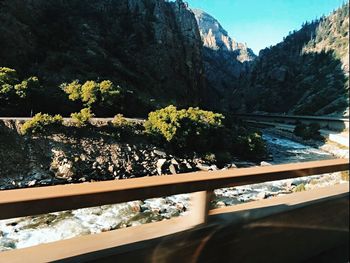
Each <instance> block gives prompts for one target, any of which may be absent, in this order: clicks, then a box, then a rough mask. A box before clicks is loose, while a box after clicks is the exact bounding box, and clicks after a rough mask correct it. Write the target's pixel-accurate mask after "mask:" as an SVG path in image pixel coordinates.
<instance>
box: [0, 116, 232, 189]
mask: <svg viewBox="0 0 350 263" xmlns="http://www.w3.org/2000/svg"><path fill="white" fill-rule="evenodd" d="M21 125H22V123H21V122H18V121H2V122H0V135H1V136H0V167H1V169H0V190H3V189H13V188H22V187H33V186H43V185H55V184H66V183H79V182H88V181H102V180H118V179H127V178H134V177H142V176H155V175H163V174H176V173H184V172H192V171H199V170H206V171H208V170H217V169H218V168H217V167H216V165H215V160H210V161H208V160H204V159H202V158H197V157H196V156H194V157H193V156H191V157H188V158H179V157H176V156H174V155H172V154H170V153H167V152H166V151H165V150H164V149H161V148H159V147H156V146H155V145H152V144H150V143H149V141H147V140H145V139H144V138H142V136H139V137H137V136H135V137H131V138H128V139H126V140H125V139H121V138H120V135H119V134H118V133H117V132H116V131H115V130H113V129H111V127H110V126H108V125H105V124H101V125H100V126H98V125H96V126H94V127H89V128H83V129H76V128H73V127H64V128H63V129H61V130H57V131H55V132H51V133H48V134H45V135H40V136H22V135H20V133H19V129H20V127H21ZM229 166H230V165H229V164H228V167H229Z"/></svg>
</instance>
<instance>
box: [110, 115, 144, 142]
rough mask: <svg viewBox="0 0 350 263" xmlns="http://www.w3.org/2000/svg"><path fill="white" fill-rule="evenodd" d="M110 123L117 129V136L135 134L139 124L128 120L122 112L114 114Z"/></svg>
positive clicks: (123, 136)
mask: <svg viewBox="0 0 350 263" xmlns="http://www.w3.org/2000/svg"><path fill="white" fill-rule="evenodd" d="M112 125H113V127H115V128H116V129H117V131H118V132H119V136H120V137H122V138H125V137H128V136H131V135H133V134H135V133H136V131H137V130H139V126H140V125H138V124H136V123H134V122H132V121H128V120H127V119H126V118H125V117H124V116H123V114H117V115H115V116H114V118H113V120H112ZM141 127H142V126H141Z"/></svg>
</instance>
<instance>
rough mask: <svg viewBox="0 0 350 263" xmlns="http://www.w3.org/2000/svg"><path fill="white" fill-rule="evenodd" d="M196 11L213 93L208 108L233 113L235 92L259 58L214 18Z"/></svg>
mask: <svg viewBox="0 0 350 263" xmlns="http://www.w3.org/2000/svg"><path fill="white" fill-rule="evenodd" d="M192 12H193V13H194V14H195V17H196V20H197V23H198V27H199V32H200V35H201V39H202V43H203V63H204V68H205V74H206V77H207V82H208V91H209V93H210V94H209V95H208V96H207V98H208V99H207V100H206V104H207V105H206V106H207V107H210V108H215V109H219V110H225V111H229V110H231V109H232V107H235V106H237V104H236V103H235V99H234V98H235V92H236V90H237V89H238V88H239V87H240V86H241V85H242V83H243V82H244V78H245V76H246V75H247V73H248V70H249V65H250V64H251V62H252V61H253V60H254V59H255V58H256V55H255V54H254V53H253V51H252V50H251V49H250V48H248V47H247V45H246V44H242V43H238V42H236V41H235V40H233V39H232V38H231V37H230V36H229V35H228V33H227V31H226V30H225V29H224V28H223V27H222V26H221V25H220V23H219V22H218V21H217V20H216V19H215V18H214V17H212V16H211V15H209V14H207V13H206V12H204V11H202V10H199V9H193V10H192Z"/></svg>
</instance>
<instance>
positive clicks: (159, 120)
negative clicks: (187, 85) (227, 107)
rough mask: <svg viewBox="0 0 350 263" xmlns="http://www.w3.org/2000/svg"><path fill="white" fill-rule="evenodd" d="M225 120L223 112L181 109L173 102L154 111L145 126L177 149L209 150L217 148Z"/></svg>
mask: <svg viewBox="0 0 350 263" xmlns="http://www.w3.org/2000/svg"><path fill="white" fill-rule="evenodd" d="M223 119H224V116H223V115H222V114H218V113H214V112H211V111H204V110H201V109H199V108H189V109H187V110H186V109H182V110H178V109H177V108H176V107H175V106H172V105H171V106H168V107H166V108H164V109H160V110H157V111H154V112H151V113H150V114H149V115H148V120H147V121H146V123H145V129H146V132H147V133H149V134H152V135H153V136H155V137H157V138H158V139H159V140H160V141H163V142H164V143H167V144H169V145H171V147H172V148H173V149H175V150H190V151H198V152H205V151H210V150H212V149H213V148H215V144H216V140H217V139H219V138H218V134H219V133H220V130H221V129H223V125H222V121H223Z"/></svg>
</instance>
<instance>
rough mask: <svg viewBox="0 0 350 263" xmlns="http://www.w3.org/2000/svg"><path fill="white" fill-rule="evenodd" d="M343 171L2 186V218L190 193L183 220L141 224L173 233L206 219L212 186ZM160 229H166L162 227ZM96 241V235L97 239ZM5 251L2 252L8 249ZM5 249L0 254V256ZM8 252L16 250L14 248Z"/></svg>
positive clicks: (286, 167) (270, 169)
mask: <svg viewBox="0 0 350 263" xmlns="http://www.w3.org/2000/svg"><path fill="white" fill-rule="evenodd" d="M345 170H349V159H335V160H326V161H313V162H305V163H293V164H283V165H273V166H266V167H252V168H240V169H230V170H225V171H213V172H195V173H187V174H178V175H169V176H155V177H143V178H136V179H128V180H118V181H117V180H116V181H105V182H94V183H83V184H70V185H58V186H48V187H38V188H27V189H16V190H5V191H0V219H9V218H15V217H22V216H29V215H38V214H44V213H50V212H57V211H64V210H70V209H78V208H85V207H93V206H99V205H106V204H115V203H121V202H126V201H133V200H142V199H147V198H155V197H163V196H169V195H175V194H183V193H191V194H192V202H191V205H192V206H191V210H190V215H189V216H186V219H185V220H186V221H185V223H184V221H181V220H184V219H183V218H181V217H180V218H176V219H172V220H168V222H159V223H154V226H151V228H152V227H153V229H148V228H150V227H149V226H148V227H146V225H145V227H144V228H143V230H142V231H141V232H140V233H144V232H146V233H151V232H152V233H153V232H154V231H156V232H157V235H158V236H159V235H162V234H163V235H166V234H169V233H171V231H170V232H169V228H171V227H173V230H172V231H182V230H184V229H186V228H189V227H191V226H195V225H198V224H201V223H205V222H206V220H207V216H208V211H209V202H210V195H211V193H212V191H213V190H214V189H218V188H223V187H233V186H241V185H248V184H255V183H261V182H266V181H275V180H282V179H288V178H296V177H303V176H311V175H318V174H324V173H331V172H338V171H345ZM174 222H182V225H181V224H180V225H181V227H176V226H175V225H174ZM157 224H158V225H157ZM180 225H178V226H180ZM141 227H143V226H141ZM147 229H148V230H147ZM161 229H163V230H164V229H166V230H164V232H162V230H161ZM118 231H120V230H116V232H118ZM123 231H124V232H125V231H126V233H127V231H130V230H128V229H125V230H123ZM123 231H122V232H123ZM122 232H119V233H122ZM102 234H105V233H102ZM102 234H97V235H94V236H95V237H94V239H95V238H96V236H98V235H102ZM153 235H154V234H146V235H144V234H143V235H140V236H139V238H141V239H142V240H143V239H144V240H147V239H149V238H152V237H153ZM118 238H123V235H122V234H120V236H119V237H118ZM124 238H125V240H124V241H122V244H125V243H128V242H134V241H133V239H132V238H131V239H130V236H128V235H127V234H125V236H124ZM73 240H74V238H73ZM96 240H98V238H97V239H96ZM138 240H139V239H138ZM117 243H118V242H117ZM81 245H82V244H81V243H80V242H79V243H78V244H77V243H75V246H77V247H76V248H74V249H75V250H74V251H78V252H77V253H82V252H81V251H80V250H79V249H78V247H79V246H81ZM95 245H96V250H98V249H99V246H98V245H97V244H95ZM89 249H90V250H89V251H90V252H91V249H92V248H91V247H90V248H89ZM20 250H21V249H20ZM93 250H94V249H92V251H93ZM79 251H80V252H79ZM10 252H12V251H10ZM90 252H89V253H90ZM3 253H5V254H6V253H8V252H3ZM3 253H0V258H1V254H3ZM12 253H16V251H13V252H12ZM63 254H64V253H63ZM3 255H4V254H3ZM12 255H13V254H12ZM58 258H60V257H58Z"/></svg>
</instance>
